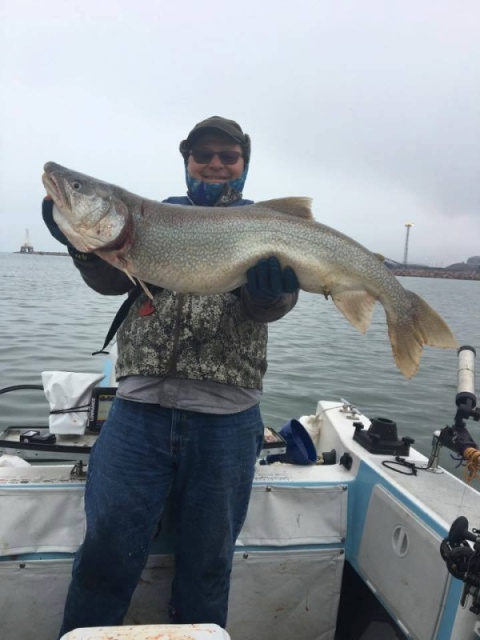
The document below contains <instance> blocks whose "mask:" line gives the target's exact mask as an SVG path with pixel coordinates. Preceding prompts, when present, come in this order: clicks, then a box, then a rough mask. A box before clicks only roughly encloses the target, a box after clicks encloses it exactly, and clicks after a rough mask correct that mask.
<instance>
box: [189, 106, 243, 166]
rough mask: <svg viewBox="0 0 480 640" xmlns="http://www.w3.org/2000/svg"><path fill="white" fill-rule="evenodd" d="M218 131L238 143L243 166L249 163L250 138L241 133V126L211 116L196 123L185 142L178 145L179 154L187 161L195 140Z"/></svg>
mask: <svg viewBox="0 0 480 640" xmlns="http://www.w3.org/2000/svg"><path fill="white" fill-rule="evenodd" d="M212 130H213V131H219V132H221V133H224V134H226V135H227V136H228V137H229V138H232V140H234V141H235V142H236V143H238V144H239V145H240V146H241V147H242V150H243V156H244V158H245V164H248V163H249V161H250V148H251V143H250V138H249V136H248V135H247V134H246V133H243V131H242V128H241V126H240V125H239V124H238V123H237V122H235V120H228V119H227V118H222V117H221V116H211V117H210V118H206V120H202V121H201V122H198V123H197V124H196V125H195V126H194V127H193V129H192V130H191V131H190V133H189V134H188V136H187V138H186V139H185V140H182V142H181V143H180V153H181V154H182V156H183V158H184V159H185V162H186V161H187V159H188V154H189V152H190V150H191V148H192V145H193V143H194V142H195V140H196V139H197V138H198V137H199V136H200V135H201V134H202V133H205V132H206V131H212Z"/></svg>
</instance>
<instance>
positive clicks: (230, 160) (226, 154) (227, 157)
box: [190, 150, 242, 164]
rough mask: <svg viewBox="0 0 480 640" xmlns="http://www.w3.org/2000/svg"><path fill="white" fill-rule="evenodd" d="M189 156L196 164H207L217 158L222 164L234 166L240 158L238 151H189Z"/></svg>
mask: <svg viewBox="0 0 480 640" xmlns="http://www.w3.org/2000/svg"><path fill="white" fill-rule="evenodd" d="M190 155H191V156H192V157H193V159H194V160H195V162H196V163H198V164H209V163H210V162H211V161H212V159H213V157H214V156H217V157H218V159H219V160H220V162H221V163H222V164H236V163H237V162H238V160H239V158H241V157H242V154H241V153H240V151H218V152H217V151H207V150H205V151H201V150H198V151H193V150H192V151H190Z"/></svg>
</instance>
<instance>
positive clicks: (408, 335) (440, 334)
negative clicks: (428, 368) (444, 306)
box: [385, 291, 458, 378]
mask: <svg viewBox="0 0 480 640" xmlns="http://www.w3.org/2000/svg"><path fill="white" fill-rule="evenodd" d="M406 294H407V297H408V300H409V306H410V310H409V313H406V314H405V315H404V317H402V318H399V317H397V316H396V315H394V313H393V312H392V311H391V310H389V309H385V313H386V314H387V325H388V335H389V336H390V342H391V344H392V351H393V357H394V359H395V362H396V363H397V366H398V368H399V369H400V371H401V372H402V373H403V375H404V376H405V377H407V378H411V377H413V376H414V375H415V373H416V372H417V369H418V366H419V364H420V356H421V355H422V351H423V346H424V345H428V346H430V347H441V348H443V349H453V348H455V347H457V346H458V345H457V341H456V340H455V336H454V335H453V333H452V331H451V330H450V328H449V326H448V325H447V323H446V322H445V321H444V320H443V318H441V317H440V316H439V315H438V313H437V312H436V311H434V310H433V309H432V308H431V307H430V305H428V304H427V303H426V302H425V300H422V299H421V298H420V297H419V296H417V294H416V293H413V292H412V291H406Z"/></svg>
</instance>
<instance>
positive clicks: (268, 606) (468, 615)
mask: <svg viewBox="0 0 480 640" xmlns="http://www.w3.org/2000/svg"><path fill="white" fill-rule="evenodd" d="M113 357H114V356H113ZM474 368H475V349H474V348H472V347H469V346H464V347H461V348H460V349H459V351H458V368H457V372H456V373H457V393H456V395H455V397H452V415H451V416H446V420H448V421H449V425H448V426H446V427H445V428H444V429H441V430H439V429H436V428H434V427H432V451H431V454H430V455H429V456H424V455H422V454H421V453H420V452H419V451H417V450H416V449H415V448H414V446H413V445H414V442H413V440H412V439H411V438H410V437H409V436H408V434H403V433H402V426H401V425H397V424H395V422H393V421H392V420H390V419H389V418H388V416H377V417H376V416H372V417H368V416H366V415H364V414H363V413H362V412H361V410H360V408H358V407H355V406H353V405H352V404H351V403H349V402H348V401H347V400H341V401H338V400H331V399H320V400H319V401H318V404H317V406H316V407H312V408H306V412H305V415H303V416H295V417H292V416H286V417H285V418H286V422H285V426H284V427H283V428H282V429H281V430H279V432H273V431H272V430H270V431H271V432H270V433H269V434H268V433H267V434H266V438H265V447H264V450H263V451H262V454H261V456H260V459H259V461H258V464H257V467H256V473H255V480H254V485H253V490H252V496H251V500H250V506H249V510H248V515H247V518H246V522H245V524H244V527H243V529H242V531H241V533H240V536H239V538H238V540H237V545H236V552H235V559H234V568H233V572H232V581H231V596H230V608H229V623H228V627H227V629H226V630H225V631H224V630H220V629H219V628H214V626H209V625H193V626H192V625H185V626H184V628H182V629H179V628H177V627H175V628H174V626H171V625H169V624H168V615H167V609H168V607H167V602H168V597H169V588H170V581H171V578H172V567H173V557H172V549H173V540H174V532H173V527H172V525H171V520H170V518H169V516H168V510H167V513H166V515H165V517H164V518H163V520H162V527H161V531H160V533H159V535H158V536H157V538H156V539H155V540H154V541H153V543H152V547H151V549H150V555H149V560H148V563H147V565H146V567H145V570H144V572H143V575H142V579H141V581H140V583H139V585H138V588H137V590H136V592H135V594H134V596H133V599H132V603H131V606H130V609H129V612H128V614H127V617H126V619H125V626H124V627H122V628H115V630H112V629H110V630H108V629H105V628H104V629H96V630H95V629H90V630H88V633H87V632H86V631H85V630H77V631H74V632H71V633H70V634H67V636H65V639H66V638H67V637H68V640H73V639H75V640H84V639H86V638H88V639H89V640H94V639H95V640H100V639H104V638H107V637H108V638H113V637H114V638H117V639H120V638H121V639H122V640H123V639H127V638H128V639H129V640H134V639H135V640H141V639H147V638H167V637H168V638H172V640H173V639H174V638H180V637H181V638H192V639H193V638H205V637H209V638H212V639H213V640H214V639H215V638H217V637H218V638H224V639H226V638H231V640H253V639H258V640H394V639H405V638H409V639H410V638H411V639H414V640H448V639H451V640H475V639H478V638H480V528H479V529H477V528H475V527H480V493H479V491H478V486H475V483H477V482H478V481H477V478H475V476H476V474H477V472H478V468H479V456H480V453H479V452H478V448H477V445H476V443H475V440H474V439H473V437H472V436H471V435H470V430H471V427H470V425H471V424H473V423H475V422H478V421H479V420H480V410H479V408H478V407H477V402H476V396H475V375H474V373H475V372H474ZM453 376H454V372H452V377H453ZM38 388H39V390H41V389H42V386H41V385H38ZM114 389H115V382H114V381H113V379H112V361H111V356H110V357H109V358H107V359H106V361H105V375H104V377H103V379H102V381H101V382H100V383H99V384H98V385H97V387H95V393H92V403H93V404H92V407H93V406H95V402H96V403H97V405H96V406H97V417H98V402H99V398H103V399H104V401H105V402H108V400H109V398H110V399H111V396H112V394H114ZM12 390H15V391H19V388H18V387H16V388H15V389H12ZM20 390H21V389H20ZM4 392H5V390H0V393H4ZM0 401H1V396H0ZM105 406H106V405H105ZM105 406H104V407H103V410H105ZM312 410H313V411H312ZM103 412H105V411H103ZM94 413H95V412H94ZM89 416H90V417H89V420H90V422H89V424H90V428H89V429H87V431H86V433H85V434H84V435H83V436H82V435H75V436H65V435H64V436H58V437H57V439H56V441H55V442H53V439H52V438H51V437H50V439H49V435H50V436H51V434H50V432H49V429H47V427H45V428H44V429H45V431H42V430H41V429H39V428H37V427H29V426H28V425H27V426H25V427H21V428H16V429H13V428H11V427H8V425H6V426H5V427H3V426H2V429H3V431H2V433H1V434H0V456H1V457H0V514H1V517H0V629H1V638H2V640H51V639H52V638H55V637H56V634H57V633H58V629H59V626H60V622H61V617H62V611H63V604H64V600H65V596H66V591H67V587H68V584H69V580H70V573H71V565H72V560H73V556H74V554H75V551H76V550H77V548H78V546H79V545H80V543H81V541H82V537H83V533H84V513H83V494H84V487H85V475H86V467H87V466H88V456H89V450H90V447H91V444H92V442H94V440H95V437H96V436H97V435H98V429H99V428H101V425H100V427H99V425H98V424H97V422H96V421H95V419H93V421H92V419H91V415H90V414H89ZM100 422H101V420H100ZM468 427H470V429H469V428H468ZM29 432H36V435H35V434H34V436H32V435H31V433H30V435H29ZM20 444H22V446H20ZM312 447H313V448H312ZM450 451H452V452H454V453H455V454H456V455H457V456H458V457H459V458H461V459H462V460H463V462H464V463H465V464H466V466H465V471H466V473H467V478H466V480H464V479H461V478H459V477H456V476H455V475H453V474H451V473H450V472H448V471H447V470H445V469H444V468H443V467H442V466H441V458H442V456H444V455H447V453H448V452H450ZM2 460H3V461H4V462H5V460H6V461H7V462H8V466H4V465H3V464H2Z"/></svg>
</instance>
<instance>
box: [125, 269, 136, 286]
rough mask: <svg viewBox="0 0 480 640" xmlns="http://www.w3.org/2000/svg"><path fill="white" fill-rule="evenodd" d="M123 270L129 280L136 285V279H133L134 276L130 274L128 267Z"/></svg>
mask: <svg viewBox="0 0 480 640" xmlns="http://www.w3.org/2000/svg"><path fill="white" fill-rule="evenodd" d="M123 271H124V272H125V273H126V274H127V276H128V277H129V278H130V280H131V281H132V282H133V284H134V285H135V286H137V281H136V280H135V278H134V277H133V276H132V274H131V273H130V272H129V271H128V269H123Z"/></svg>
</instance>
